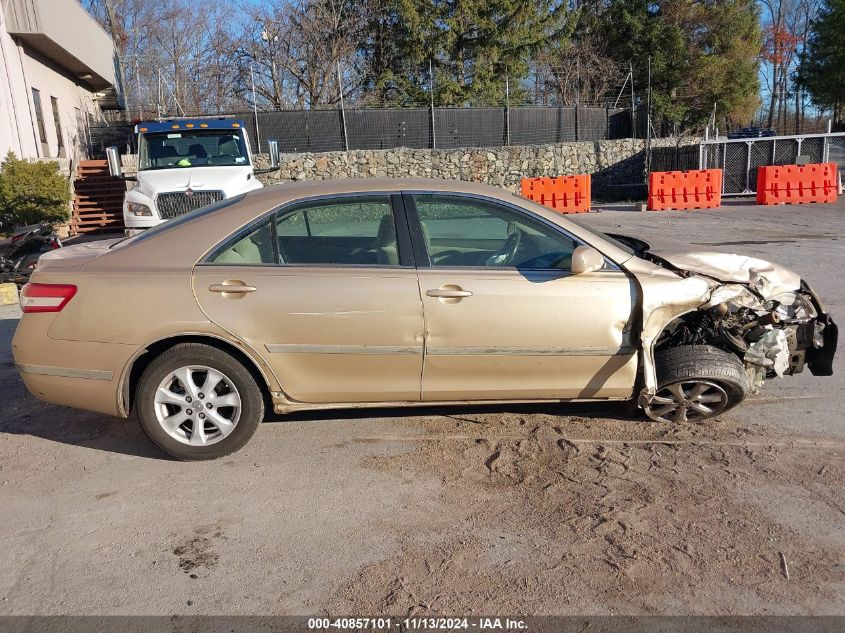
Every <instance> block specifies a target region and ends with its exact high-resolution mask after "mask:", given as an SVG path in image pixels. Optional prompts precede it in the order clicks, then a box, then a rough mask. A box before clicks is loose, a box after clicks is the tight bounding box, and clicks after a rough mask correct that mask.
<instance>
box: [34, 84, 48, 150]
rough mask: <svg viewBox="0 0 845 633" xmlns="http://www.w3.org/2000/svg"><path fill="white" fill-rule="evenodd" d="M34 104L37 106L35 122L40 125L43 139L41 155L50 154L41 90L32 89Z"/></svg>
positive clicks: (40, 133) (39, 135) (40, 136)
mask: <svg viewBox="0 0 845 633" xmlns="http://www.w3.org/2000/svg"><path fill="white" fill-rule="evenodd" d="M32 105H33V107H34V108H35V122H36V124H37V125H38V139H39V140H40V141H41V156H48V155H49V153H50V150H49V148H48V146H47V131H46V130H45V128H44V112H43V110H42V109H41V91H40V90H37V89H35V88H33V89H32Z"/></svg>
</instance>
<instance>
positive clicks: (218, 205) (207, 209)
mask: <svg viewBox="0 0 845 633" xmlns="http://www.w3.org/2000/svg"><path fill="white" fill-rule="evenodd" d="M244 196H246V194H245V193H241V194H238V195H237V196H232V197H231V198H225V199H224V200H220V201H219V202H214V203H212V204H209V205H206V206H204V207H200V208H199V209H194V210H193V211H188V213H186V214H185V215H180V216H179V217H178V218H174V219H172V220H167V221H166V222H162V223H161V224H159V225H157V226H154V227H153V228H151V229H147V230H146V231H144V232H143V233H138V235H133V236H132V237H126V238H124V239H122V240H120V241H119V242H115V243H114V244H112V245H111V246H110V247H109V248H114V247H115V246H129V245H130V244H137V243H138V242H142V241H143V240H146V239H149V238H151V237H155V236H156V235H158V234H160V233H164V232H165V231H169V230H170V229H172V228H175V227H177V226H181V225H182V224H185V223H186V222H190V221H192V220H196V219H197V218H201V217H202V216H204V215H208V214H209V213H214V212H215V211H220V209H225V208H226V207H229V206H231V205H233V204H235V203H238V202H240V201H241V200H243V199H244Z"/></svg>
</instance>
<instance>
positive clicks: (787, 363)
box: [655, 286, 830, 391]
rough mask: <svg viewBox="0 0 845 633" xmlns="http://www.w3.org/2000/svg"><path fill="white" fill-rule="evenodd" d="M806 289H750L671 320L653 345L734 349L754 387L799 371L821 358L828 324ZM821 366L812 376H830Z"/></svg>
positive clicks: (659, 346)
mask: <svg viewBox="0 0 845 633" xmlns="http://www.w3.org/2000/svg"><path fill="white" fill-rule="evenodd" d="M804 288H806V286H804ZM804 288H802V289H801V290H798V291H795V292H783V293H780V294H778V295H775V296H774V297H770V298H763V297H761V296H760V295H759V294H758V293H756V292H754V291H753V290H752V289H750V288H746V289H745V292H743V293H741V294H740V295H739V296H737V297H735V298H733V299H729V300H727V301H724V302H721V303H717V304H716V305H713V306H711V307H709V308H707V309H703V310H699V311H696V312H692V313H690V314H686V315H683V316H681V317H679V318H677V319H675V320H674V321H672V322H671V323H670V324H669V325H668V326H667V328H666V329H665V330H664V331H663V333H662V334H661V336H660V337H659V338H658V340H657V342H656V344H655V349H656V350H659V349H663V348H665V347H675V346H678V345H697V344H708V345H714V346H716V347H719V348H722V349H724V350H725V351H730V352H733V353H735V354H737V355H738V356H739V357H740V358H741V359H742V360H743V361H744V362H745V365H746V368H747V371H748V382H749V386H750V387H751V389H752V391H756V390H757V389H758V388H759V387H760V386H762V384H763V382H764V381H765V380H766V379H768V378H774V377H782V376H785V375H791V374H797V373H800V372H801V371H803V370H804V366H805V365H806V364H807V363H808V361H816V360H820V359H819V358H818V356H819V355H818V354H814V352H815V351H816V350H820V349H822V348H823V347H824V346H825V328H826V327H827V325H828V323H827V321H828V320H827V319H826V318H819V317H820V314H819V311H818V309H817V308H816V305H815V300H814V298H813V295H812V293H811V292H810V291H809V289H804ZM822 316H823V317H826V315H822ZM817 365H818V363H813V366H812V367H811V369H812V371H813V373H814V374H817V375H829V370H830V368H829V367H824V366H817ZM822 365H824V363H822ZM825 370H827V371H825Z"/></svg>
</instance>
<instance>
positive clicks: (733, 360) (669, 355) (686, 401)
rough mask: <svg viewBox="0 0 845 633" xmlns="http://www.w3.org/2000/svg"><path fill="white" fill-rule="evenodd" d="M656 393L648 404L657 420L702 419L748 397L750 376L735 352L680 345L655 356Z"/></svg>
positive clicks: (713, 415) (703, 346)
mask: <svg viewBox="0 0 845 633" xmlns="http://www.w3.org/2000/svg"><path fill="white" fill-rule="evenodd" d="M654 361H655V365H656V369H657V384H658V388H657V392H656V393H655V395H654V397H653V398H652V399H651V402H649V404H648V405H647V406H646V408H645V412H646V415H648V417H650V418H651V419H652V420H656V421H658V422H670V423H674V424H681V423H685V422H703V421H704V420H707V419H709V418H713V417H715V416H717V415H720V414H722V413H725V412H726V411H728V410H730V409H732V408H734V407H735V406H737V405H738V404H739V403H740V402H742V401H743V400H744V399H745V395H746V393H747V392H748V375H747V373H746V371H745V365H744V364H743V363H742V361H741V360H740V359H739V357H737V356H736V355H735V354H731V353H728V352H726V351H724V350H721V349H719V348H717V347H713V346H711V345H681V346H679V347H672V348H669V349H664V350H660V351H659V352H657V353H656V354H655V355H654Z"/></svg>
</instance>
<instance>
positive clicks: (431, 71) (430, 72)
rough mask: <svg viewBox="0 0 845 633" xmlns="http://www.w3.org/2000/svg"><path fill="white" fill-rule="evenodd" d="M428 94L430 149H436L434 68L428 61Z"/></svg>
mask: <svg viewBox="0 0 845 633" xmlns="http://www.w3.org/2000/svg"><path fill="white" fill-rule="evenodd" d="M428 92H429V94H430V96H431V149H437V137H436V135H435V131H434V66H433V64H432V63H431V59H429V60H428Z"/></svg>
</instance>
